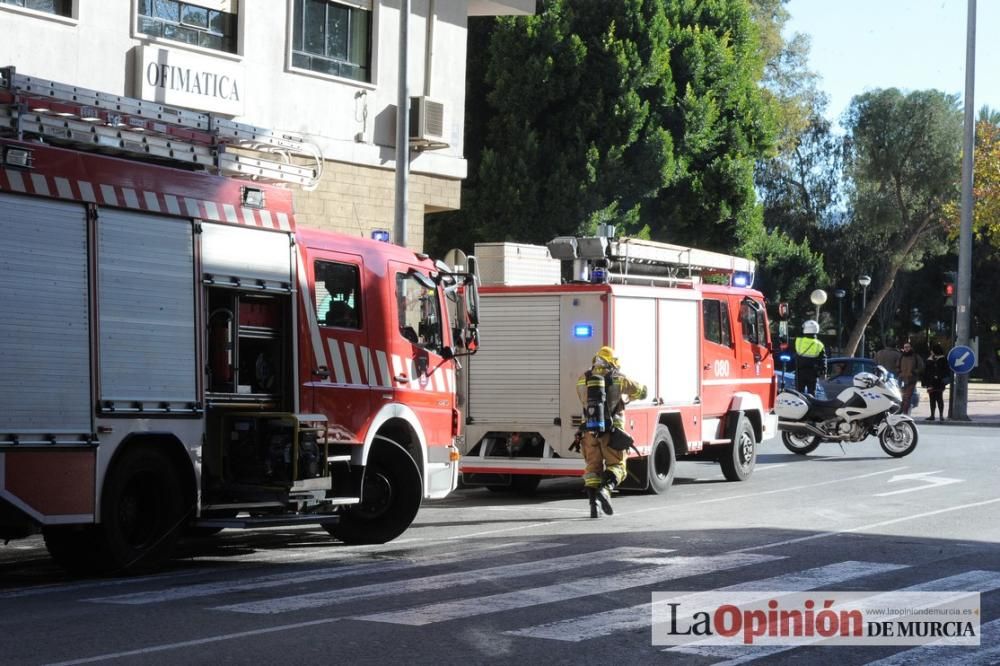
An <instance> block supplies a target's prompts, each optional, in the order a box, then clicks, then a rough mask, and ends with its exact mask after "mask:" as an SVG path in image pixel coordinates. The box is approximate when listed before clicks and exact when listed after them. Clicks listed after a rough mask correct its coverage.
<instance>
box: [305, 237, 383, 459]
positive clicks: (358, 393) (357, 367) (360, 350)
mask: <svg viewBox="0 0 1000 666" xmlns="http://www.w3.org/2000/svg"><path fill="white" fill-rule="evenodd" d="M309 259H310V264H311V265H310V266H309V268H308V269H307V271H308V273H310V275H311V277H312V281H311V284H312V286H313V301H314V302H313V306H314V307H315V308H316V321H317V323H318V325H319V337H320V340H321V342H322V345H323V353H322V354H320V355H319V356H320V357H324V358H326V359H327V360H328V362H327V364H326V366H325V367H320V368H314V367H310V368H303V373H302V376H303V377H304V378H308V379H307V380H306V381H309V382H310V383H311V386H312V387H313V389H314V398H315V400H314V403H313V405H312V406H310V408H314V409H315V410H316V411H318V412H320V413H322V414H326V415H327V417H328V418H329V419H330V424H331V428H332V431H333V436H334V437H335V438H337V439H342V440H349V441H363V436H364V433H365V431H366V430H367V426H368V422H369V420H370V418H371V405H372V397H371V393H372V388H373V387H375V386H377V385H378V381H376V379H375V378H374V377H373V376H372V355H373V354H372V350H371V346H370V345H369V334H370V331H371V330H372V327H373V325H375V322H373V321H372V319H371V316H372V314H371V313H372V308H370V307H366V298H365V294H367V293H368V292H369V290H370V288H371V286H370V285H367V284H366V282H367V280H366V275H365V266H364V262H363V260H362V258H361V257H360V256H358V255H354V254H347V253H343V252H330V251H325V250H316V249H312V248H310V250H309ZM311 358H312V357H311V356H307V355H303V359H304V362H306V363H309V364H312V363H313V361H312V360H310V359H311ZM303 397H304V402H303V404H304V405H307V406H309V405H310V402H309V397H310V396H309V394H308V393H306V394H305V395H304V396H303Z"/></svg>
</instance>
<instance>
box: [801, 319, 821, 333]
mask: <svg viewBox="0 0 1000 666" xmlns="http://www.w3.org/2000/svg"><path fill="white" fill-rule="evenodd" d="M802 332H803V333H805V334H806V335H816V334H817V333H819V324H817V323H816V320H815V319H807V320H806V321H805V322H804V323H803V324H802Z"/></svg>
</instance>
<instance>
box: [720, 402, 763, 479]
mask: <svg viewBox="0 0 1000 666" xmlns="http://www.w3.org/2000/svg"><path fill="white" fill-rule="evenodd" d="M732 439H733V442H732V444H730V445H728V446H727V447H726V448H727V450H726V451H725V452H724V453H723V454H722V457H721V458H720V459H719V464H720V465H721V466H722V475H723V476H725V477H726V480H727V481H746V480H747V479H749V478H750V475H751V474H753V468H754V466H755V465H756V464H757V438H756V437H755V436H754V432H753V425H752V424H751V423H750V420H749V419H747V418H746V417H743V416H741V417H740V418H739V420H738V421H737V423H736V427H735V428H733V438H732Z"/></svg>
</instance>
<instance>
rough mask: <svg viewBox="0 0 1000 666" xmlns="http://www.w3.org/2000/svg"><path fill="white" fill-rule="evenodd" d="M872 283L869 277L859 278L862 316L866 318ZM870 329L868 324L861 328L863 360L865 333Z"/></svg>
mask: <svg viewBox="0 0 1000 666" xmlns="http://www.w3.org/2000/svg"><path fill="white" fill-rule="evenodd" d="M871 283H872V279H871V277H870V276H868V275H862V276H861V277H859V278H858V284H860V285H861V316H862V317H864V316H865V309H867V307H868V285H870V284H871ZM867 329H868V322H865V325H864V326H862V327H861V358H865V331H866V330H867Z"/></svg>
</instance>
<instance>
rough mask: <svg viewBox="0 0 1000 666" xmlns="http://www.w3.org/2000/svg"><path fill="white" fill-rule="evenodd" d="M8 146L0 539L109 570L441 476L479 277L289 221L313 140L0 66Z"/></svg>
mask: <svg viewBox="0 0 1000 666" xmlns="http://www.w3.org/2000/svg"><path fill="white" fill-rule="evenodd" d="M0 160H2V161H0V236H2V238H3V243H2V244H0V301H2V302H3V304H4V317H3V318H2V320H0V377H3V384H2V385H0V404H2V409H0V540H3V539H10V538H17V537H22V536H27V535H29V534H31V533H33V532H35V531H37V530H38V529H39V528H40V529H41V531H42V533H43V535H44V538H45V542H46V545H47V547H48V549H49V552H50V553H51V554H52V556H53V557H54V558H55V559H56V560H57V561H58V562H60V563H61V564H63V565H65V566H67V567H69V568H71V569H73V570H79V571H105V572H114V571H122V570H127V569H130V568H133V567H138V566H142V567H144V568H148V567H149V566H152V565H155V564H156V563H158V562H160V561H162V559H163V558H165V557H167V556H168V555H169V553H170V551H171V547H172V546H173V545H174V543H175V541H176V539H177V538H178V535H180V534H181V533H182V532H188V533H191V532H194V533H201V534H205V533H210V532H213V531H218V530H220V529H222V528H226V527H241V528H252V527H259V526H276V525H295V524H303V523H304V524H318V525H322V526H323V527H325V528H326V529H327V530H328V531H329V532H330V533H331V534H332V535H334V536H336V537H337V538H339V539H341V540H343V541H346V542H348V543H380V542H384V541H388V540H390V539H393V538H395V537H396V536H398V535H399V534H401V533H402V532H403V531H405V530H406V529H407V527H408V526H409V525H410V523H411V521H412V520H413V518H414V517H415V515H416V513H417V510H418V507H419V506H420V502H421V499H422V498H425V497H426V498H432V497H443V496H445V495H447V494H448V493H449V492H450V491H451V490H453V489H454V487H455V486H456V483H457V478H458V471H457V459H458V452H457V449H456V447H455V440H456V437H457V436H458V434H459V425H460V416H459V412H458V408H457V405H456V401H455V370H456V365H457V357H459V356H462V355H463V354H467V353H469V352H468V349H469V348H474V347H475V340H476V335H477V334H476V326H475V323H476V313H475V308H474V305H475V302H476V285H475V282H474V280H473V278H472V277H471V275H470V274H469V273H468V272H455V271H453V270H446V267H445V266H444V264H442V263H440V262H437V263H435V262H432V261H431V260H429V259H428V258H427V257H426V256H424V255H421V254H416V253H414V252H413V251H410V250H407V249H404V248H400V247H396V246H393V245H389V244H386V243H380V242H376V241H374V240H367V239H359V238H352V237H348V236H343V235H339V234H334V233H326V232H320V231H307V230H304V229H296V226H295V221H294V215H293V211H292V200H291V193H290V191H289V190H288V189H286V188H285V187H282V186H281V185H286V184H288V183H293V184H300V185H306V186H308V185H309V184H311V183H312V182H314V181H315V179H316V178H317V177H318V173H319V168H320V165H321V158H320V157H319V155H318V153H317V152H316V151H314V150H313V149H312V148H310V147H309V146H308V144H305V143H304V142H302V141H301V140H299V139H296V138H295V137H288V136H283V135H279V134H276V133H273V132H269V131H267V130H263V129H261V128H256V127H252V126H249V125H243V124H240V123H235V122H232V121H227V120H220V119H217V118H214V117H212V116H207V115H204V114H197V113H193V112H190V111H186V110H181V109H173V108H169V107H164V106H162V105H157V104H151V103H149V102H144V101H140V100H134V99H129V98H124V97H117V96H112V95H107V94H104V93H100V92H95V91H88V90H83V89H80V88H76V87H72V86H67V85H63V84H59V83H54V82H50V81H42V80H39V79H33V78H31V77H27V76H24V75H22V74H20V73H18V72H16V71H14V68H12V67H9V68H4V69H0ZM227 176H237V177H242V178H243V180H238V179H234V178H231V177H227ZM470 263H472V262H471V261H470ZM459 294H463V296H459ZM459 300H461V301H462V302H458V301H459ZM449 312H453V313H454V314H455V321H450V320H449Z"/></svg>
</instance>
